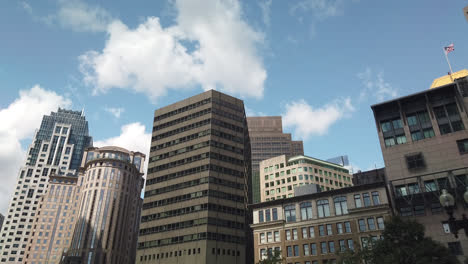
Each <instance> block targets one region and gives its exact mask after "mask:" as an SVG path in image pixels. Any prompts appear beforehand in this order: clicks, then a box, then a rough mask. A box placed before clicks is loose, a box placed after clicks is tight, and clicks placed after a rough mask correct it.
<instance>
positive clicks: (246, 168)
mask: <svg viewBox="0 0 468 264" xmlns="http://www.w3.org/2000/svg"><path fill="white" fill-rule="evenodd" d="M250 166H251V163H250V141H249V134H248V130H247V121H246V117H245V111H244V104H243V102H242V101H241V100H239V99H237V98H234V97H231V96H228V95H225V94H223V93H220V92H217V91H214V90H210V91H207V92H204V93H201V94H199V95H196V96H193V97H190V98H188V99H185V100H183V101H180V102H177V103H174V104H172V105H169V106H166V107H163V108H160V109H157V110H156V111H155V113H154V126H153V134H152V142H151V152H150V158H149V165H148V173H147V175H148V176H147V183H146V190H145V197H144V202H143V210H142V217H141V225H140V234H139V238H138V250H137V263H225V264H229V263H245V262H246V260H247V257H248V256H251V254H250V253H249V252H248V250H249V249H250V250H251V249H252V247H247V248H246V245H247V244H248V243H249V239H250V240H251V237H252V236H251V234H250V233H249V223H250V222H249V221H250V219H251V216H250V214H249V213H248V210H247V204H248V203H250V202H251V196H250V193H251V190H249V189H248V188H249V187H250V184H249V183H250V173H251V172H250Z"/></svg>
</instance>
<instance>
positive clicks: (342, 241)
mask: <svg viewBox="0 0 468 264" xmlns="http://www.w3.org/2000/svg"><path fill="white" fill-rule="evenodd" d="M338 243H339V244H340V252H344V251H345V250H346V245H345V241H344V240H339V241H338Z"/></svg>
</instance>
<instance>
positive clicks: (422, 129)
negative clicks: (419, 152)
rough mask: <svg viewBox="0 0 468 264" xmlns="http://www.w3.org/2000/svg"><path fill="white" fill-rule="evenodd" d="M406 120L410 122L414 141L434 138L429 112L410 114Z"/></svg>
mask: <svg viewBox="0 0 468 264" xmlns="http://www.w3.org/2000/svg"><path fill="white" fill-rule="evenodd" d="M406 118H407V120H408V126H409V129H410V131H411V139H412V140H413V141H418V140H421V139H425V138H431V137H433V136H434V130H433V129H432V123H431V119H430V118H429V115H428V114H427V111H422V112H417V113H413V114H408V115H407V116H406Z"/></svg>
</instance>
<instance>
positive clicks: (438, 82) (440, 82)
mask: <svg viewBox="0 0 468 264" xmlns="http://www.w3.org/2000/svg"><path fill="white" fill-rule="evenodd" d="M466 76H468V70H467V69H463V70H461V71H457V72H454V73H452V75H448V74H447V75H444V76H442V77H439V78H437V79H435V80H434V81H433V82H432V84H431V87H430V88H429V89H434V88H437V87H440V86H444V85H447V84H450V83H453V80H456V79H459V78H463V77H466Z"/></svg>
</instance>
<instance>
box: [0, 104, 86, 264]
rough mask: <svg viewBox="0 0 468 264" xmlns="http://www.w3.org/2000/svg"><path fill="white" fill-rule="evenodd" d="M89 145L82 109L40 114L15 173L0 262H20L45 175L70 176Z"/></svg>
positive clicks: (46, 182)
mask: <svg viewBox="0 0 468 264" xmlns="http://www.w3.org/2000/svg"><path fill="white" fill-rule="evenodd" d="M90 145H92V138H91V137H90V136H89V135H88V122H87V121H86V119H85V117H84V115H83V114H82V112H79V111H70V110H65V109H60V108H59V109H58V111H57V112H52V113H51V114H50V115H49V116H44V117H43V119H42V123H41V127H40V128H39V130H38V131H37V132H36V134H35V135H34V139H33V142H32V144H31V145H30V146H29V149H28V152H27V160H26V164H25V166H23V167H22V168H21V169H20V171H19V173H18V180H17V187H16V190H15V192H14V194H13V196H12V199H11V201H10V205H9V208H8V213H7V215H6V219H5V223H4V225H3V227H2V230H1V235H0V263H19V262H22V261H23V258H24V255H25V249H26V244H27V242H28V237H29V235H31V231H30V230H31V229H32V226H33V221H34V219H35V211H36V209H37V206H38V203H39V199H40V196H41V195H43V194H44V193H45V190H46V189H47V184H48V180H49V175H60V176H72V175H75V173H76V172H77V169H78V168H79V166H80V161H81V158H82V156H83V150H84V148H85V147H87V146H90Z"/></svg>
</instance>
